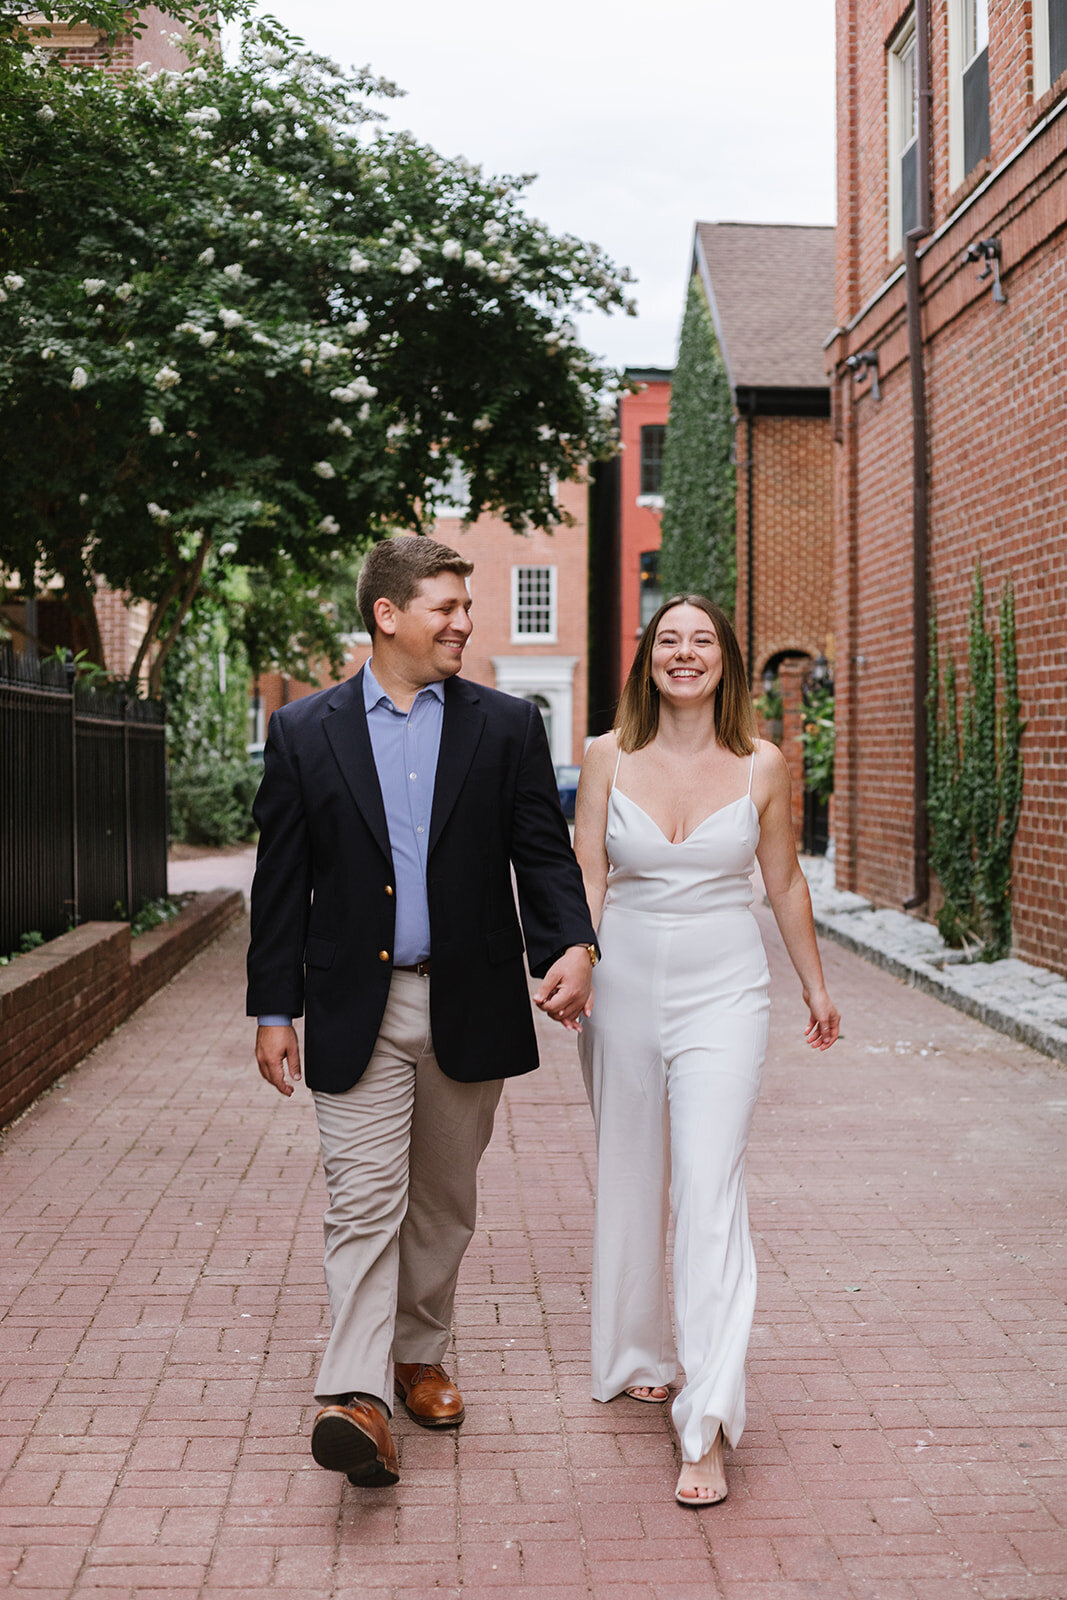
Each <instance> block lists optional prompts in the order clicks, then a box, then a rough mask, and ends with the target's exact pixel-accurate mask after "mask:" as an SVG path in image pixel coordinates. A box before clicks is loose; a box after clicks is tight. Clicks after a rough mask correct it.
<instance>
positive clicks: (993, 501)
mask: <svg viewBox="0 0 1067 1600" xmlns="http://www.w3.org/2000/svg"><path fill="white" fill-rule="evenodd" d="M837 34H838V140H839V149H838V189H839V204H838V214H839V219H840V220H839V225H838V231H837V271H836V316H835V322H836V324H837V325H838V327H837V333H836V337H835V338H834V340H833V341H832V343H831V344H830V346H829V351H828V354H829V362H830V372H831V376H832V380H833V386H834V400H835V404H834V432H835V441H836V449H835V480H836V492H835V521H836V573H837V597H838V598H837V620H836V626H835V637H836V642H837V708H838V730H839V731H838V762H837V795H838V811H837V849H836V872H837V882H838V885H839V886H840V887H842V888H847V889H854V890H857V891H859V892H860V893H862V894H864V895H866V896H868V897H870V898H871V899H872V900H874V901H875V902H876V903H880V904H885V905H897V906H899V905H901V904H909V905H913V906H915V907H916V909H918V910H919V911H920V912H924V913H925V914H927V915H928V914H930V912H931V910H932V909H934V908H935V907H936V904H937V894H938V889H937V885H936V883H935V884H931V883H930V882H929V878H928V855H927V847H926V833H925V806H924V803H923V795H924V792H925V785H926V754H925V740H926V728H925V710H924V705H923V699H924V693H925V689H926V646H927V637H928V625H929V618H930V614H931V610H932V609H933V608H934V607H936V613H937V620H938V628H939V635H940V640H941V647H942V650H943V651H945V650H951V651H952V652H953V653H954V655H955V657H956V660H957V662H961V663H965V662H966V626H967V607H968V601H969V598H970V592H971V584H972V578H973V573H974V568H975V563H976V562H978V561H980V562H981V565H982V570H983V575H984V579H985V584H986V591H987V598H988V599H991V600H994V601H995V598H996V596H997V594H998V593H999V591H1000V588H1001V585H1002V583H1003V582H1004V580H1005V579H1008V578H1010V579H1011V580H1012V581H1013V582H1014V587H1015V596H1016V614H1017V625H1018V654H1019V672H1020V691H1021V696H1022V703H1023V714H1024V715H1025V717H1026V718H1027V721H1028V726H1027V732H1026V735H1025V739H1024V741H1023V758H1024V766H1025V787H1024V796H1023V807H1022V816H1021V820H1020V825H1019V831H1018V836H1017V840H1016V845H1015V853H1014V892H1013V917H1014V936H1015V941H1016V946H1017V948H1018V950H1019V952H1020V953H1021V954H1023V955H1025V956H1030V957H1032V958H1034V959H1036V960H1039V961H1040V962H1041V963H1042V964H1044V965H1051V966H1053V967H1056V968H1057V969H1058V970H1060V971H1061V972H1062V971H1067V844H1065V842H1064V830H1063V826H1062V822H1063V817H1064V815H1065V814H1067V737H1065V735H1064V717H1063V694H1064V688H1063V685H1064V663H1065V662H1067V530H1065V513H1064V506H1065V504H1067V453H1065V448H1064V447H1065V428H1064V403H1063V374H1064V362H1065V351H1067V6H1065V5H1064V4H1063V3H1062V0H989V4H988V6H987V5H986V4H985V3H984V0H950V3H948V4H941V3H932V0H922V3H915V4H908V3H905V0H882V3H880V4H878V5H876V6H873V7H872V6H870V5H867V4H863V3H861V0H838V7H837ZM927 107H928V108H929V111H928V112H927ZM968 257H969V258H970V259H968ZM991 609H992V608H991V607H990V610H991Z"/></svg>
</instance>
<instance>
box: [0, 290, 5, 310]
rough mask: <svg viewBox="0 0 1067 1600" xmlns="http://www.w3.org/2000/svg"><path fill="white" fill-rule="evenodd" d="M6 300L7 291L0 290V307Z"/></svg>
mask: <svg viewBox="0 0 1067 1600" xmlns="http://www.w3.org/2000/svg"><path fill="white" fill-rule="evenodd" d="M6 299H7V290H6V289H0V306H2V305H3V303H4V301H5V300H6Z"/></svg>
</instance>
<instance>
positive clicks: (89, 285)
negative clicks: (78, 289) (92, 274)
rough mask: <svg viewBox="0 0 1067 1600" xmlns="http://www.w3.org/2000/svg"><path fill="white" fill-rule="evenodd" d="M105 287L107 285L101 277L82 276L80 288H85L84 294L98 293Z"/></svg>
mask: <svg viewBox="0 0 1067 1600" xmlns="http://www.w3.org/2000/svg"><path fill="white" fill-rule="evenodd" d="M106 287H107V285H106V284H105V282H104V280H103V278H83V279H82V288H83V289H84V290H85V292H86V294H88V295H93V294H99V293H100V291H101V289H104V288H106Z"/></svg>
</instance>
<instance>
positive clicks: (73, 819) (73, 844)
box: [63, 650, 80, 928]
mask: <svg viewBox="0 0 1067 1600" xmlns="http://www.w3.org/2000/svg"><path fill="white" fill-rule="evenodd" d="M63 673H64V676H65V677H66V680H67V690H68V692H69V694H70V860H71V877H72V878H73V880H74V881H73V884H72V885H71V897H70V920H71V922H72V924H73V926H74V927H75V928H76V927H77V926H78V923H79V921H80V918H79V916H78V694H77V689H78V667H77V664H76V662H75V660H74V652H73V651H72V650H68V651H67V653H66V656H65V657H64V660H63Z"/></svg>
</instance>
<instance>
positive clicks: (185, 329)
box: [174, 322, 204, 338]
mask: <svg viewBox="0 0 1067 1600" xmlns="http://www.w3.org/2000/svg"><path fill="white" fill-rule="evenodd" d="M174 331H175V333H192V334H195V335H196V337H197V338H199V337H200V335H201V334H202V333H203V331H204V330H203V328H202V327H201V326H200V324H199V323H198V322H179V323H178V326H177V327H176V328H175V330H174Z"/></svg>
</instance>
